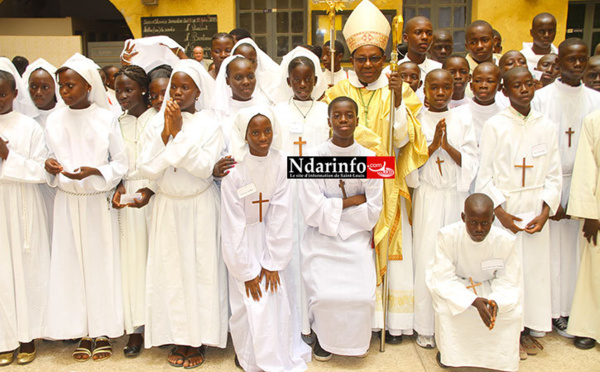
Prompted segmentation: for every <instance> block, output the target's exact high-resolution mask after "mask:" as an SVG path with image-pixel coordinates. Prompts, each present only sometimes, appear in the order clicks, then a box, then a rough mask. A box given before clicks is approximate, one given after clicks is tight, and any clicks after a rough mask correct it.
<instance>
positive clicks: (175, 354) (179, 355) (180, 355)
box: [167, 346, 185, 367]
mask: <svg viewBox="0 0 600 372" xmlns="http://www.w3.org/2000/svg"><path fill="white" fill-rule="evenodd" d="M177 348H178V346H175V347H174V348H173V349H171V353H170V354H169V356H171V355H174V356H176V357H179V358H178V359H177V360H179V359H181V360H182V363H181V364H178V363H177V362H175V363H173V362H171V361H170V360H169V359H168V357H167V362H168V363H169V364H170V365H171V367H183V363H185V355H183V354H181V353H177V352H176V350H177Z"/></svg>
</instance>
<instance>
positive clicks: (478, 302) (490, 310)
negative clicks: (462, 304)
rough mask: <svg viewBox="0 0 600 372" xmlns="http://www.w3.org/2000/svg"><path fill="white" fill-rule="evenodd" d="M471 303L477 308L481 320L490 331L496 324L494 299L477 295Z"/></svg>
mask: <svg viewBox="0 0 600 372" xmlns="http://www.w3.org/2000/svg"><path fill="white" fill-rule="evenodd" d="M471 305H473V306H474V307H475V308H476V309H477V311H478V312H479V316H480V317H481V320H483V324H485V326H486V327H488V328H489V329H490V331H491V330H492V329H493V328H494V325H496V315H498V304H497V303H496V301H494V300H488V299H487V298H483V297H477V298H476V299H475V301H473V303H472V304H471Z"/></svg>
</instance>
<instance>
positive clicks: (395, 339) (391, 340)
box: [378, 331, 402, 345]
mask: <svg viewBox="0 0 600 372" xmlns="http://www.w3.org/2000/svg"><path fill="white" fill-rule="evenodd" d="M378 333H379V339H381V332H378ZM385 343H386V344H390V345H399V344H401V343H402V335H400V336H392V335H391V334H390V331H385Z"/></svg>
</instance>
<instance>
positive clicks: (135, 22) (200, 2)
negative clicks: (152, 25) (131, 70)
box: [110, 0, 235, 38]
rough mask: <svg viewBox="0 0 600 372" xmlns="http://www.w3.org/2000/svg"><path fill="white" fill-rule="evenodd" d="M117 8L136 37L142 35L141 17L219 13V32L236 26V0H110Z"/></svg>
mask: <svg viewBox="0 0 600 372" xmlns="http://www.w3.org/2000/svg"><path fill="white" fill-rule="evenodd" d="M110 2H111V3H113V5H114V6H115V8H117V9H118V10H119V11H120V12H121V14H123V17H124V18H125V21H127V24H128V25H129V29H130V30H131V33H133V36H134V37H135V38H140V37H142V24H141V17H160V16H178V15H200V14H217V22H218V29H219V32H229V31H231V30H232V29H234V28H235V0H219V1H212V0H159V1H158V5H152V6H146V5H143V4H142V2H141V1H140V0H110Z"/></svg>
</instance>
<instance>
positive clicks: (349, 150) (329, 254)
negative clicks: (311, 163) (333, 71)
mask: <svg viewBox="0 0 600 372" xmlns="http://www.w3.org/2000/svg"><path fill="white" fill-rule="evenodd" d="M329 125H330V126H331V128H332V132H333V137H332V139H331V140H330V141H327V142H325V143H323V144H321V145H320V146H319V147H317V148H315V150H314V152H313V153H312V154H311V155H315V156H374V155H375V154H374V152H373V151H370V150H368V149H366V148H364V147H362V146H361V145H359V144H358V143H356V142H355V141H354V130H355V129H356V126H357V125H358V105H357V104H356V102H354V101H353V100H352V99H351V98H348V97H338V98H335V99H334V100H333V101H332V102H331V103H330V104H329ZM301 181H302V182H300V200H302V203H301V207H302V213H303V214H304V219H305V222H306V224H307V225H308V227H307V229H306V232H305V233H304V236H303V239H302V242H301V260H302V261H301V268H302V277H303V280H304V285H305V288H306V295H307V299H308V315H309V320H310V325H311V328H312V330H313V331H314V332H315V334H316V337H317V339H316V342H315V346H314V349H313V356H314V357H315V359H317V360H319V361H327V360H329V359H331V357H332V354H337V355H348V356H365V355H366V354H367V353H368V350H369V345H370V343H371V324H372V318H373V315H374V313H375V288H376V275H375V262H374V250H373V249H372V248H371V243H372V236H371V230H372V229H373V227H374V226H375V224H376V222H377V220H378V219H379V214H380V212H381V208H382V193H383V182H382V180H380V179H343V180H340V179H303V180H301ZM340 181H343V182H344V184H342V185H343V187H344V189H342V188H341V187H340V184H341V183H340ZM348 322H350V323H348Z"/></svg>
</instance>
